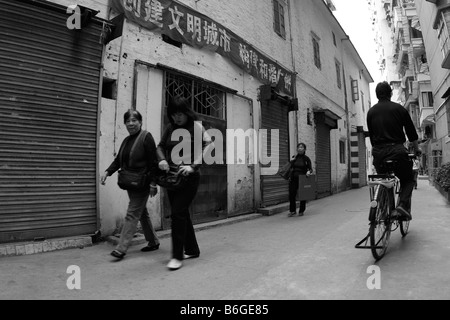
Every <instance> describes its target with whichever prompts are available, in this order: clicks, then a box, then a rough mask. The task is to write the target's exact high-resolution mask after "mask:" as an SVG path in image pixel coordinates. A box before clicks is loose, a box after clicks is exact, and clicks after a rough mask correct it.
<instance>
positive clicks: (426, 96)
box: [422, 92, 434, 108]
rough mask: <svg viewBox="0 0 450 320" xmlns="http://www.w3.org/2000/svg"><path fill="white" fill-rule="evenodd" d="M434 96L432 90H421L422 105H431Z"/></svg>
mask: <svg viewBox="0 0 450 320" xmlns="http://www.w3.org/2000/svg"><path fill="white" fill-rule="evenodd" d="M433 104H434V98H433V92H422V107H424V108H430V107H433Z"/></svg>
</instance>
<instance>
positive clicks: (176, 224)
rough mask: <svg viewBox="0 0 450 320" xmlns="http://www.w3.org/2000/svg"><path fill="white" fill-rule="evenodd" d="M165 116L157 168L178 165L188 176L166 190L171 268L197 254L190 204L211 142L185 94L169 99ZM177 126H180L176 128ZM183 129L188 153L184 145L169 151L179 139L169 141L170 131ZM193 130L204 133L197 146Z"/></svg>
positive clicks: (175, 268) (171, 132)
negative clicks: (177, 186)
mask: <svg viewBox="0 0 450 320" xmlns="http://www.w3.org/2000/svg"><path fill="white" fill-rule="evenodd" d="M167 117H168V119H169V122H170V123H169V125H168V126H167V128H166V130H165V132H164V134H163V136H162V138H161V142H160V143H159V144H158V148H157V157H158V166H159V169H161V170H164V171H168V170H169V168H170V166H174V165H180V167H179V171H178V173H179V174H182V175H185V176H187V177H188V179H187V183H186V185H185V186H183V187H182V188H181V189H180V190H167V194H168V197H169V202H170V206H171V219H172V231H171V232H172V259H171V260H170V261H169V263H168V265H167V267H168V268H169V269H170V270H177V269H179V268H181V266H182V265H183V263H182V261H183V259H188V258H197V257H198V256H199V255H200V249H199V246H198V243H197V239H196V237H195V232H194V227H193V224H192V220H191V215H190V212H189V206H190V205H191V203H192V201H193V200H194V198H195V195H196V194H197V189H198V186H199V182H200V170H199V169H200V168H199V166H200V164H201V163H202V161H203V151H204V149H205V148H206V146H207V145H209V144H210V143H211V139H210V138H209V136H208V135H207V134H206V132H205V129H204V128H203V127H202V126H201V124H200V123H199V122H196V120H197V115H196V114H195V112H194V111H193V110H192V109H191V108H190V106H189V102H188V101H187V100H186V99H185V98H182V97H176V98H174V99H172V100H171V101H170V102H169V104H168V106H167ZM178 129H181V130H179V131H178V132H176V131H177V130H178ZM186 130H187V131H188V132H189V139H190V141H186V140H184V138H183V141H182V143H183V145H185V144H186V143H189V144H190V146H191V148H190V151H191V152H190V153H189V152H188V151H189V149H188V148H186V150H185V149H183V152H182V153H183V154H180V152H179V151H180V149H179V146H178V147H177V149H178V150H177V151H174V154H173V155H172V150H173V149H174V147H175V146H177V145H178V144H180V143H181V142H180V141H178V139H177V141H172V134H173V133H175V134H178V133H179V134H180V135H182V134H183V133H186ZM196 130H199V132H200V134H202V135H203V140H202V146H201V148H198V146H197V148H196V146H195V145H194V136H196V135H194V131H196ZM177 136H178V135H177ZM183 136H184V135H183ZM175 155H176V156H175Z"/></svg>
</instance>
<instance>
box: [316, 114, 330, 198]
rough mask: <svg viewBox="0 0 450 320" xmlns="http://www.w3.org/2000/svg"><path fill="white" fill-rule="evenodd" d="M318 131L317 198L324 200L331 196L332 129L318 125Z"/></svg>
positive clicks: (321, 124)
mask: <svg viewBox="0 0 450 320" xmlns="http://www.w3.org/2000/svg"><path fill="white" fill-rule="evenodd" d="M316 130H317V131H316V132H317V135H316V137H317V138H316V142H317V146H316V161H317V167H316V177H317V198H323V197H326V196H329V195H331V151H330V150H331V142H330V127H329V126H328V125H326V124H324V123H316Z"/></svg>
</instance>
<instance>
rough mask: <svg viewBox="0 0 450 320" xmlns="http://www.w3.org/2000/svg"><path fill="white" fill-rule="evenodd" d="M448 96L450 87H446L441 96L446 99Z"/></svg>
mask: <svg viewBox="0 0 450 320" xmlns="http://www.w3.org/2000/svg"><path fill="white" fill-rule="evenodd" d="M448 97H450V87H448V88H447V90H446V91H445V93H444V95H443V96H442V99H447V98H448Z"/></svg>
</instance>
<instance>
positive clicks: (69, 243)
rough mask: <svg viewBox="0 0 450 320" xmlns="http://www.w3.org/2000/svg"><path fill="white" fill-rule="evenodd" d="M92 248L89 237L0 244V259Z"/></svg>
mask: <svg viewBox="0 0 450 320" xmlns="http://www.w3.org/2000/svg"><path fill="white" fill-rule="evenodd" d="M90 246H92V238H91V236H79V237H75V238H58V239H49V240H44V241H39V242H38V241H29V242H19V243H7V244H0V258H1V257H7V256H22V255H29V254H37V253H43V252H51V251H56V250H64V249H73V248H79V249H83V248H84V247H90Z"/></svg>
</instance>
